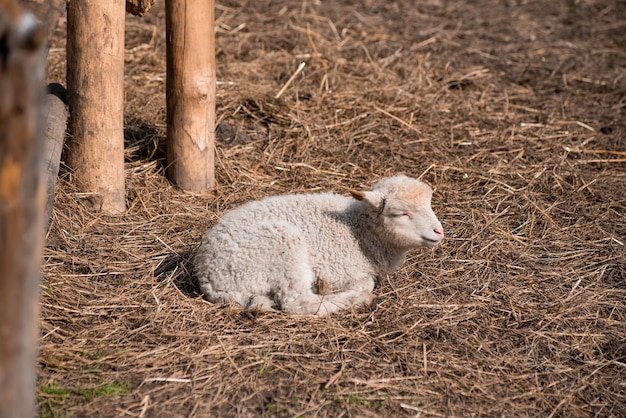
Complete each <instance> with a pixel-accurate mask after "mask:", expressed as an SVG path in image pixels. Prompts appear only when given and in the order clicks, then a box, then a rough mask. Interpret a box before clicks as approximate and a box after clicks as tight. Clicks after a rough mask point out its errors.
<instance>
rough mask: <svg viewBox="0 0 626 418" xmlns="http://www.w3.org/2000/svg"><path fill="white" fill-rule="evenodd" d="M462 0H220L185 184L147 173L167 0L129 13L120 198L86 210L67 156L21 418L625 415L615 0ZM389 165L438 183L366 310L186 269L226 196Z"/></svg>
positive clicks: (315, 184) (159, 166) (346, 183)
mask: <svg viewBox="0 0 626 418" xmlns="http://www.w3.org/2000/svg"><path fill="white" fill-rule="evenodd" d="M467 3H471V4H466V2H460V1H445V2H438V1H427V2H421V3H420V4H418V5H415V4H414V3H413V2H404V1H397V2H392V3H388V2H374V1H365V2H355V3H351V2H342V3H337V4H335V3H333V2H316V1H311V2H307V1H303V2H296V1H288V2H277V3H269V2H265V1H261V2H237V1H232V2H226V3H220V4H218V6H217V48H218V50H217V57H218V79H219V82H220V85H219V88H218V118H219V121H218V122H219V123H220V125H219V128H218V150H217V177H218V187H217V189H216V190H215V191H213V192H211V193H209V194H207V195H205V196H192V195H188V194H185V193H182V192H180V191H178V190H176V189H175V188H172V187H170V185H169V184H168V182H167V181H166V180H165V179H164V176H163V163H164V145H163V144H164V135H165V127H164V124H165V104H164V78H165V61H164V58H165V52H164V51H165V45H164V33H163V32H164V15H163V7H162V4H158V5H157V7H156V8H155V9H153V10H152V11H151V12H150V13H149V14H148V15H147V16H146V17H145V18H144V19H143V20H141V19H138V18H133V17H129V18H128V28H127V45H126V46H127V62H126V73H127V77H126V80H127V85H126V88H127V90H126V101H127V103H126V128H127V135H126V137H127V151H126V156H127V165H126V170H127V172H126V173H127V182H128V186H127V189H128V190H127V193H128V207H129V209H128V212H127V213H126V214H125V215H124V216H121V217H107V216H104V215H101V214H94V213H91V212H89V211H86V210H85V209H84V208H83V205H82V204H81V199H82V196H81V195H80V193H77V191H76V190H75V189H74V188H73V187H72V181H71V180H72V179H71V177H72V174H71V172H70V171H69V170H67V169H65V170H64V171H63V172H62V174H61V177H60V179H59V188H58V195H57V197H56V207H55V210H54V214H53V218H52V222H51V226H50V230H49V234H48V240H47V248H46V252H45V260H44V261H45V262H44V281H43V287H42V289H43V295H42V322H41V355H40V371H39V372H40V373H39V408H40V412H41V415H42V416H57V417H60V416H140V417H144V416H333V417H339V416H346V417H347V416H353V417H357V416H358V417H362V416H567V417H575V416H612V417H618V416H624V415H626V383H625V382H626V309H625V308H626V265H625V264H626V253H625V249H624V245H625V244H626V193H625V192H624V190H625V181H626V169H625V168H626V142H624V132H625V130H626V124H625V123H624V120H626V118H625V114H624V109H625V106H626V96H625V92H626V71H625V68H626V50H625V47H626V27H625V26H626V24H625V22H626V8H625V7H624V4H623V2H620V1H610V0H586V1H581V2H568V1H555V2H540V1H521V2H520V1H517V2H513V1H506V2H505V1H486V0H485V1H480V2H467ZM63 30H64V26H63V25H62V26H61V28H60V30H59V33H58V34H57V35H58V36H57V38H56V40H55V45H53V48H52V50H51V54H50V68H51V71H50V74H51V75H50V77H51V79H54V80H59V79H62V78H63V74H64V67H63V60H64V50H63ZM300 62H306V67H305V68H304V70H303V71H302V72H301V73H300V74H299V75H298V76H297V77H296V78H295V79H294V81H293V82H292V83H291V84H290V85H289V86H288V88H287V89H286V90H285V91H284V93H283V94H282V95H281V96H280V97H279V98H278V99H276V98H275V96H276V94H277V93H278V92H279V91H280V89H281V88H282V87H283V86H284V85H285V83H286V82H287V80H288V79H289V78H290V77H291V76H292V75H293V74H294V72H295V71H296V68H297V67H298V64H299V63H300ZM396 172H405V173H408V174H411V175H414V176H422V178H423V179H424V180H426V181H428V182H430V183H431V184H433V185H434V186H436V192H435V196H434V206H435V210H436V212H437V213H438V215H439V217H440V219H441V220H442V222H443V224H444V228H445V229H446V231H447V239H446V241H445V243H444V244H443V245H442V246H440V247H438V248H436V249H434V250H432V251H431V250H424V251H415V252H413V253H411V255H410V257H409V259H408V261H407V262H406V264H405V265H404V267H403V268H402V269H401V270H400V271H399V272H398V273H397V274H394V275H393V276H392V277H390V278H389V279H386V280H384V281H383V282H382V283H381V284H380V287H379V288H378V290H377V292H378V294H379V296H380V303H379V305H378V306H377V307H376V308H374V309H372V310H371V311H366V312H355V313H348V314H345V315H336V316H332V317H330V318H297V317H290V316H287V315H283V314H280V313H268V314H252V313H248V312H242V311H241V310H238V309H234V308H231V307H224V306H214V305H212V304H210V303H207V302H204V301H203V300H202V298H201V297H200V295H199V293H198V290H197V289H196V287H195V285H194V284H193V282H192V281H191V280H190V278H189V274H188V270H189V258H190V254H191V251H192V250H193V248H194V246H195V245H197V243H198V242H199V241H200V239H201V236H202V234H203V233H204V231H205V230H206V228H208V227H209V226H211V225H212V224H213V223H214V222H215V221H216V220H217V219H218V217H219V216H220V215H221V214H223V213H224V212H225V211H227V210H228V209H230V208H232V207H234V206H236V205H239V204H241V203H242V202H245V201H247V200H250V199H255V198H259V197H262V196H266V195H269V194H276V193H281V192H314V191H320V190H334V191H337V192H340V193H344V192H346V191H347V189H348V188H350V187H365V186H369V185H370V184H371V183H372V182H373V181H374V180H375V179H377V178H379V177H381V176H385V175H389V174H392V173H396Z"/></svg>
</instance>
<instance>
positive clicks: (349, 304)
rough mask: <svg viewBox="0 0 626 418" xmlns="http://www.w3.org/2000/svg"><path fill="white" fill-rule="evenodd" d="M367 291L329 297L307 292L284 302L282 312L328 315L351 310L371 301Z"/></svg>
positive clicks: (355, 290)
mask: <svg viewBox="0 0 626 418" xmlns="http://www.w3.org/2000/svg"><path fill="white" fill-rule="evenodd" d="M373 298H374V297H373V295H372V293H371V292H370V291H369V290H362V289H350V290H346V291H343V292H337V293H332V294H330V295H318V294H315V293H313V291H312V290H311V291H309V292H306V293H303V294H300V296H299V297H298V298H296V299H292V300H285V301H283V304H282V306H281V307H282V310H283V311H285V312H288V313H292V314H296V315H328V314H332V313H336V312H340V311H347V310H350V309H351V308H357V307H360V306H364V305H368V304H370V303H371V302H372V300H373Z"/></svg>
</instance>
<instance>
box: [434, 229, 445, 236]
mask: <svg viewBox="0 0 626 418" xmlns="http://www.w3.org/2000/svg"><path fill="white" fill-rule="evenodd" d="M433 232H434V233H435V234H437V235H440V236H443V229H442V228H435V229H433Z"/></svg>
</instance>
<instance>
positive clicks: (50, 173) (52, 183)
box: [42, 83, 68, 224]
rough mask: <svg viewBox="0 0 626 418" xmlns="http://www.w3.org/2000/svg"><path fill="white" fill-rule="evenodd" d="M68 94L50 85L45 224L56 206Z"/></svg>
mask: <svg viewBox="0 0 626 418" xmlns="http://www.w3.org/2000/svg"><path fill="white" fill-rule="evenodd" d="M66 102H67V93H66V91H65V87H63V86H62V85H60V84H57V83H53V84H50V85H48V95H47V96H46V106H45V108H44V111H45V117H44V121H45V137H44V138H45V140H44V147H43V151H42V154H43V170H44V174H45V182H46V196H47V200H46V210H45V215H44V223H46V224H47V223H48V222H49V221H50V215H51V214H52V207H53V206H54V194H55V191H56V185H57V177H58V176H59V165H60V164H61V152H62V151H63V144H64V142H65V129H66V128H67V117H68V112H67V106H66Z"/></svg>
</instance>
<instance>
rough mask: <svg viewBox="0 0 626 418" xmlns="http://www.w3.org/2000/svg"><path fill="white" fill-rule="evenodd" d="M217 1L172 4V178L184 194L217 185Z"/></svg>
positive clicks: (169, 162) (167, 4) (188, 0)
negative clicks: (215, 31) (215, 24)
mask: <svg viewBox="0 0 626 418" xmlns="http://www.w3.org/2000/svg"><path fill="white" fill-rule="evenodd" d="M214 3H215V2H214V0H203V1H196V0H166V1H165V13H166V25H165V26H166V38H167V82H166V99H167V165H168V169H167V174H168V177H169V179H170V180H171V181H172V182H173V183H175V184H176V185H178V186H179V187H180V188H181V189H183V190H186V191H190V192H195V193H201V192H204V191H206V190H208V189H210V188H212V187H213V186H214V184H215V172H214V170H215V168H214V158H215V157H214V152H215V151H214V147H215V89H216V82H215V33H214V29H213V28H214V20H215V9H214Z"/></svg>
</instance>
